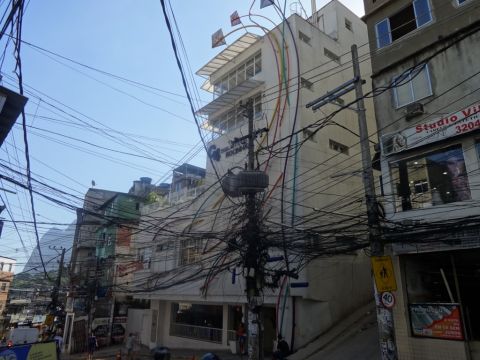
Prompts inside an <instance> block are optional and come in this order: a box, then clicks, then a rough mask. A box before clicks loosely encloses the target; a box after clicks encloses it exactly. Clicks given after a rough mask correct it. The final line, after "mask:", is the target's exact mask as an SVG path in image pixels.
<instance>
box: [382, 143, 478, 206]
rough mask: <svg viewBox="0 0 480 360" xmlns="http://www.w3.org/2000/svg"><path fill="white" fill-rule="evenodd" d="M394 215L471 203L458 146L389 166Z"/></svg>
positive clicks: (462, 159) (461, 153)
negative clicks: (444, 205)
mask: <svg viewBox="0 0 480 360" xmlns="http://www.w3.org/2000/svg"><path fill="white" fill-rule="evenodd" d="M390 168H391V171H392V182H393V185H394V193H395V207H396V211H407V210H411V209H419V208H425V207H429V206H435V205H441V204H447V203H452V202H457V201H465V200H470V199H471V194H470V186H469V182H468V175H467V171H466V167H465V160H464V157H463V150H462V147H461V146H460V145H456V146H452V147H449V148H446V149H442V150H438V151H434V152H431V153H427V154H424V155H421V156H418V157H412V158H409V159H405V160H400V161H396V162H392V163H391V164H390Z"/></svg>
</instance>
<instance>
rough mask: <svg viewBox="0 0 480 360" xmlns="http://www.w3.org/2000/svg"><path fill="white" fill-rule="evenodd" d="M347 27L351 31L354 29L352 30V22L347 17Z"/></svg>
mask: <svg viewBox="0 0 480 360" xmlns="http://www.w3.org/2000/svg"><path fill="white" fill-rule="evenodd" d="M345 28H347V29H348V30H350V31H353V30H352V22H351V21H350V20H348V19H345Z"/></svg>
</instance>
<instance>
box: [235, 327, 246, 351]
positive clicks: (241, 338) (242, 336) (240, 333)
mask: <svg viewBox="0 0 480 360" xmlns="http://www.w3.org/2000/svg"><path fill="white" fill-rule="evenodd" d="M236 334H237V341H238V351H239V352H240V355H244V354H245V343H246V340H247V335H246V333H245V325H244V324H243V322H241V323H240V324H238V328H237V333H236Z"/></svg>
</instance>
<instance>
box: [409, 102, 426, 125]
mask: <svg viewBox="0 0 480 360" xmlns="http://www.w3.org/2000/svg"><path fill="white" fill-rule="evenodd" d="M406 110H407V111H406V114H405V119H406V120H407V121H408V120H410V119H413V118H414V117H415V116H419V115H422V114H423V113H424V111H423V104H421V103H418V102H415V103H412V104H409V105H407V108H406Z"/></svg>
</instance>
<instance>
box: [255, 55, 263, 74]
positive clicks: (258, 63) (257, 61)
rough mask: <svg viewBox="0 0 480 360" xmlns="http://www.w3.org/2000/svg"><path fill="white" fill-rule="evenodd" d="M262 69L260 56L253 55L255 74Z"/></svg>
mask: <svg viewBox="0 0 480 360" xmlns="http://www.w3.org/2000/svg"><path fill="white" fill-rule="evenodd" d="M261 71H262V57H261V56H260V55H257V56H255V75H257V74H258V73H259V72H261Z"/></svg>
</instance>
